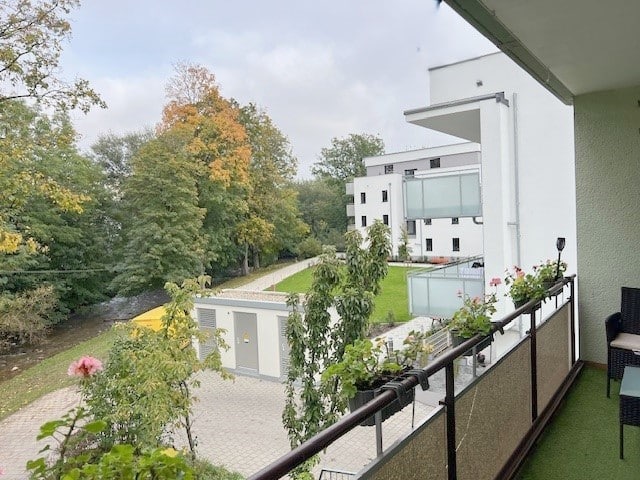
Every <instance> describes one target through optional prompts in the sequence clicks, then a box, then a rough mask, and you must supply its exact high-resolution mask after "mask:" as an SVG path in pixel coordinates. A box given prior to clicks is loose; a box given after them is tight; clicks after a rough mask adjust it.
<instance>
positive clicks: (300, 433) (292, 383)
mask: <svg viewBox="0 0 640 480" xmlns="http://www.w3.org/2000/svg"><path fill="white" fill-rule="evenodd" d="M346 244H347V251H346V265H345V267H344V268H343V267H342V265H341V263H340V262H339V261H338V259H337V258H336V255H335V250H333V249H327V250H325V253H323V254H322V255H321V257H320V262H319V264H318V266H317V268H316V269H315V270H314V273H313V281H312V285H311V288H310V289H309V291H308V292H307V294H306V296H305V302H304V307H303V306H302V305H301V303H300V302H301V299H300V297H299V296H298V295H297V294H292V295H290V296H289V299H288V304H289V306H290V307H291V308H292V312H291V314H290V315H289V319H288V323H287V339H288V341H289V345H290V347H291V349H290V353H289V362H290V363H289V373H288V376H287V384H286V395H287V398H286V403H285V408H284V410H283V412H282V422H283V425H284V427H285V428H286V429H287V432H288V436H289V442H290V443H291V447H292V448H294V447H296V446H298V445H299V444H300V443H302V442H304V441H305V440H307V439H309V438H310V437H312V436H313V435H315V434H316V433H318V432H319V431H320V430H322V429H324V428H326V427H328V426H329V425H331V424H332V423H334V422H335V421H336V420H337V418H338V416H339V414H340V413H342V412H344V410H345V408H346V400H345V399H344V397H342V396H341V395H340V393H339V391H338V385H337V384H335V383H334V384H331V383H330V382H329V383H327V382H321V383H318V382H317V381H316V380H317V378H318V377H319V376H320V374H321V373H322V372H323V371H324V370H325V369H326V368H327V367H328V366H329V365H330V364H331V363H335V362H337V361H340V360H341V359H342V355H343V353H344V351H345V347H346V346H347V345H349V344H351V343H353V342H355V341H356V340H358V339H361V338H364V336H365V333H366V331H367V328H368V325H369V317H370V316H371V313H372V312H373V308H374V302H373V299H374V296H375V295H376V294H377V293H378V291H379V289H380V282H381V281H382V279H383V278H384V277H385V275H386V274H387V257H388V256H389V254H390V253H391V242H390V238H389V229H388V227H387V226H385V225H383V224H382V222H380V221H379V220H376V221H375V222H374V224H373V225H372V226H371V227H369V229H368V235H367V241H366V242H365V244H366V245H367V246H366V247H364V246H363V239H362V236H361V235H360V234H359V232H357V231H353V232H349V233H348V234H347V240H346ZM332 307H334V308H336V310H337V311H338V315H339V319H338V320H337V321H336V322H333V321H332V319H331V315H330V313H329V309H330V308H332ZM299 385H301V386H300V387H298V386H299ZM313 464H314V461H310V462H307V463H306V464H304V465H302V466H301V467H300V468H298V470H296V471H295V472H294V475H295V476H296V477H301V478H305V477H308V475H309V472H310V469H311V468H312V467H313Z"/></svg>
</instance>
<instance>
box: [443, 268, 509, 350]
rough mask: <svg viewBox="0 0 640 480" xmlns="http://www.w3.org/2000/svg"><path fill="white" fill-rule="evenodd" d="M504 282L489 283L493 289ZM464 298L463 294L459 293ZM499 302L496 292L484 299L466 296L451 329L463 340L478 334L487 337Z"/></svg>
mask: <svg viewBox="0 0 640 480" xmlns="http://www.w3.org/2000/svg"><path fill="white" fill-rule="evenodd" d="M501 283H502V281H501V280H500V279H499V278H494V279H492V280H491V282H489V285H490V286H492V287H497V286H498V285H500V284H501ZM458 296H460V297H462V296H463V294H462V292H458ZM497 301H498V299H497V297H496V292H493V293H491V294H488V295H485V296H484V298H481V297H473V298H471V297H470V296H469V295H465V296H464V299H463V302H462V307H460V308H459V309H458V310H456V312H455V313H454V314H453V318H452V319H451V322H449V329H450V330H452V331H455V333H456V334H457V335H458V336H459V337H462V338H471V337H473V336H474V335H477V334H478V333H480V334H482V335H486V334H488V333H489V331H490V330H491V316H492V315H493V314H494V313H496V307H495V304H496V302H497Z"/></svg>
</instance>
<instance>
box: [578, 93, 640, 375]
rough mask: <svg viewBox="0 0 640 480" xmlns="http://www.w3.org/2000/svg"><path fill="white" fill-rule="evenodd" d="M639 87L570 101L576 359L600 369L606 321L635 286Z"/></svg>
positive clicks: (639, 216) (639, 263) (639, 265)
mask: <svg viewBox="0 0 640 480" xmlns="http://www.w3.org/2000/svg"><path fill="white" fill-rule="evenodd" d="M638 99H640V86H638V87H634V88H626V89H620V90H614V91H607V92H599V93H592V94H586V95H580V96H577V97H576V98H575V102H574V108H575V145H576V184H577V191H576V205H577V223H578V272H579V275H580V276H579V279H578V291H579V315H580V316H579V318H580V353H581V357H582V358H583V359H586V360H591V361H595V362H600V363H606V343H605V336H604V323H603V322H604V319H605V317H606V316H607V315H608V314H610V313H613V312H615V311H618V310H619V308H620V287H622V286H629V287H640V254H639V251H638V245H639V243H640V221H639V220H640V187H639V185H638V180H639V179H640V134H639V132H638V128H640V108H639V106H638Z"/></svg>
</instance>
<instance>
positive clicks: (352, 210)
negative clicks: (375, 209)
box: [347, 203, 356, 217]
mask: <svg viewBox="0 0 640 480" xmlns="http://www.w3.org/2000/svg"><path fill="white" fill-rule="evenodd" d="M355 216H356V207H355V205H354V204H353V203H347V217H355Z"/></svg>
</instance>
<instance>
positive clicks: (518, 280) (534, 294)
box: [504, 266, 546, 308]
mask: <svg viewBox="0 0 640 480" xmlns="http://www.w3.org/2000/svg"><path fill="white" fill-rule="evenodd" d="M504 283H505V285H507V286H508V287H509V291H508V292H507V293H506V294H505V295H508V296H510V297H511V300H513V305H514V306H515V308H519V307H521V306H522V305H524V304H525V303H527V302H528V301H529V300H533V299H536V300H542V299H543V298H544V297H545V295H546V290H545V288H544V287H543V286H542V283H541V282H540V278H539V277H538V276H537V275H533V274H531V273H526V274H525V273H524V270H522V269H521V268H520V267H518V266H514V267H513V271H509V270H507V275H506V276H505V279H504Z"/></svg>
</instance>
